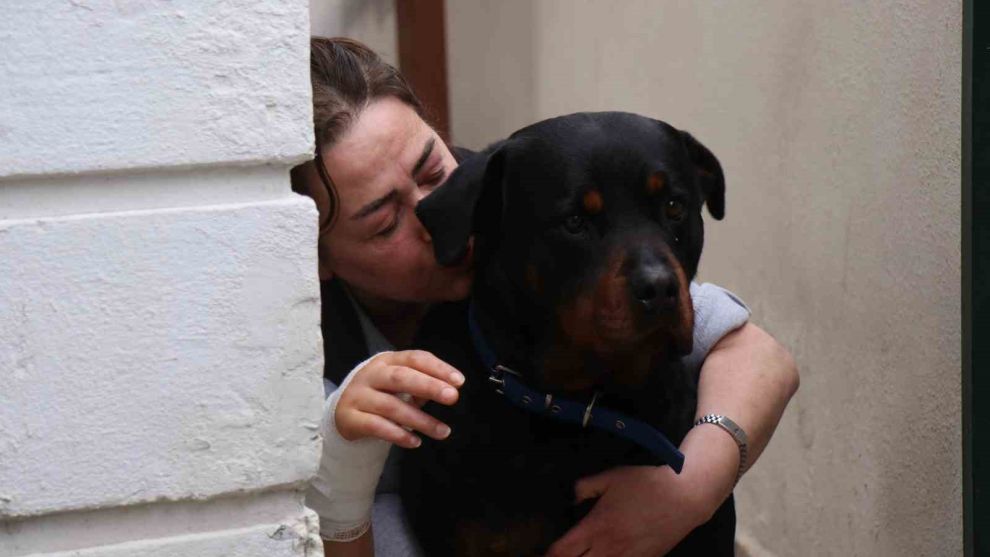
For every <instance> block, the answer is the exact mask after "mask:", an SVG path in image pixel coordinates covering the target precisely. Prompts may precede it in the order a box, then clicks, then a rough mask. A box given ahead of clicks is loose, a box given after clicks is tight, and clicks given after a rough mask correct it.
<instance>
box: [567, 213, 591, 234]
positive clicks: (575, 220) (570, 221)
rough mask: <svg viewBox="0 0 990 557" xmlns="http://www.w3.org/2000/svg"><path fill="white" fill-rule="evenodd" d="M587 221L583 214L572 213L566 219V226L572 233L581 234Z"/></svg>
mask: <svg viewBox="0 0 990 557" xmlns="http://www.w3.org/2000/svg"><path fill="white" fill-rule="evenodd" d="M585 224H586V221H585V220H584V217H582V216H581V215H571V216H569V217H567V220H565V221H564V228H565V229H566V230H567V231H568V232H570V233H571V234H580V233H581V232H583V231H584V227H585Z"/></svg>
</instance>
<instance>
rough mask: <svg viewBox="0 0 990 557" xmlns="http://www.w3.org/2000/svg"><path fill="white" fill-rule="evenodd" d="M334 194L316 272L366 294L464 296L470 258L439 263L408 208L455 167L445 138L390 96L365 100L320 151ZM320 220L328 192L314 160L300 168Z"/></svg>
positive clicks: (430, 298) (376, 297)
mask: <svg viewBox="0 0 990 557" xmlns="http://www.w3.org/2000/svg"><path fill="white" fill-rule="evenodd" d="M321 154H322V156H323V160H324V163H325V165H326V170H327V173H328V174H329V176H330V179H331V180H332V181H333V183H334V185H335V186H336V190H337V195H338V198H339V205H338V214H337V217H336V221H335V222H334V223H333V225H332V227H331V228H330V229H329V230H323V231H322V236H321V238H320V259H321V275H323V276H324V278H326V277H327V276H329V275H336V276H337V277H339V278H341V279H343V280H344V281H345V282H346V283H347V284H348V285H349V286H350V288H351V289H352V290H353V291H354V293H355V294H356V295H358V296H359V297H361V298H364V299H366V300H368V301H384V302H388V301H399V302H418V303H422V302H437V301H444V300H457V299H462V298H464V297H466V296H467V294H468V289H469V288H470V285H471V266H470V257H468V258H465V262H464V263H462V264H461V265H458V266H456V267H441V266H440V265H439V264H437V262H436V260H435V259H434V256H433V246H432V244H431V242H430V236H429V234H428V233H427V231H426V229H424V228H423V226H422V225H421V224H420V222H419V220H418V219H417V218H416V214H415V213H414V212H413V209H414V208H415V207H416V203H418V202H419V200H420V199H422V198H423V197H424V196H426V195H427V194H428V193H430V192H431V191H433V189H434V188H436V187H438V186H439V185H440V184H442V183H443V182H444V181H445V180H446V179H447V177H448V176H450V173H451V172H452V171H453V170H454V168H455V167H456V166H457V163H456V162H455V161H454V157H453V156H452V155H451V154H450V151H449V150H448V149H447V147H446V145H445V144H444V143H443V141H442V140H441V139H440V137H439V136H437V134H436V132H435V131H433V129H432V128H430V127H429V126H428V125H427V124H426V122H424V121H423V120H422V118H420V117H419V115H417V114H416V111H415V110H413V109H412V108H410V107H409V106H408V105H406V104H405V103H403V102H402V101H399V100H398V99H395V98H393V97H386V98H383V99H379V100H376V101H374V102H372V103H371V104H369V105H368V106H367V107H366V108H365V109H364V111H362V112H361V113H360V115H359V116H358V118H357V120H356V121H354V122H353V123H352V124H351V127H350V128H349V129H348V130H347V131H346V132H345V133H344V134H343V136H342V137H340V139H338V140H337V142H336V143H334V144H333V145H331V146H330V147H328V148H325V149H324V150H323V151H322V153H321ZM302 171H303V172H304V173H305V179H306V181H307V185H308V187H309V190H310V192H312V193H313V197H314V199H315V200H316V204H317V208H318V209H319V210H320V222H321V223H325V222H326V219H327V218H328V217H327V211H328V208H329V204H328V194H327V192H326V189H325V188H324V186H323V184H322V182H321V181H320V178H319V175H318V174H317V172H316V169H315V166H314V164H313V163H310V164H307V165H306V168H304V169H302Z"/></svg>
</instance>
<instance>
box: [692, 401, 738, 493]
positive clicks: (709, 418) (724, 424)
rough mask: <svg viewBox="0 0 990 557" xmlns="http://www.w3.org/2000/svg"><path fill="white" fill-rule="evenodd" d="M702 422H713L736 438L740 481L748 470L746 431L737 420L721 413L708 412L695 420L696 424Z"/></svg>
mask: <svg viewBox="0 0 990 557" xmlns="http://www.w3.org/2000/svg"><path fill="white" fill-rule="evenodd" d="M701 424H713V425H717V426H718V427H720V428H722V429H724V430H725V431H727V432H729V435H731V436H732V439H733V440H735V442H736V445H737V446H738V447H739V470H737V471H736V481H735V483H739V478H741V477H742V475H743V472H745V471H746V460H747V457H748V455H749V445H748V444H747V442H746V432H745V431H743V429H742V428H741V427H739V426H738V425H736V422H734V421H732V420H730V419H729V418H726V417H725V416H723V415H721V414H707V415H705V416H702V417H700V418H698V421H696V422H694V425H695V426H699V425H701Z"/></svg>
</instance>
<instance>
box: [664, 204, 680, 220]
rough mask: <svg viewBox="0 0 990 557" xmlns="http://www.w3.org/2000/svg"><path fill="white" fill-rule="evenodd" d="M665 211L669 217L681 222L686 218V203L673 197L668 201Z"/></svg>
mask: <svg viewBox="0 0 990 557" xmlns="http://www.w3.org/2000/svg"><path fill="white" fill-rule="evenodd" d="M664 212H665V213H666V214H667V218H668V219H670V220H672V221H675V222H680V221H681V220H683V219H684V204H683V203H681V202H680V201H675V200H673V199H671V200H670V201H668V202H667V206H666V207H665V208H664Z"/></svg>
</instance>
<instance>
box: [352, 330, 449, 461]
mask: <svg viewBox="0 0 990 557" xmlns="http://www.w3.org/2000/svg"><path fill="white" fill-rule="evenodd" d="M463 384H464V375H462V374H461V373H460V372H459V371H457V370H456V369H454V368H453V367H452V366H450V365H449V364H447V363H446V362H444V361H442V360H440V359H439V358H437V357H436V356H434V355H433V354H431V353H429V352H425V351H422V350H403V351H400V352H382V353H381V354H378V355H377V356H375V357H374V358H372V359H371V360H370V361H369V362H368V363H367V364H365V365H364V367H362V368H361V369H359V370H358V371H357V372H355V375H354V377H353V378H352V379H351V381H350V383H348V385H347V386H346V387H345V388H344V391H343V392H341V395H340V400H339V401H338V402H337V409H336V411H335V413H334V421H335V423H336V426H337V431H338V432H340V435H341V436H342V437H343V438H344V439H347V440H349V441H354V440H356V439H362V438H365V437H377V438H379V439H384V440H386V441H390V442H392V443H395V444H396V445H399V446H401V447H405V448H407V449H412V448H416V447H418V446H419V445H420V443H421V442H422V441H421V440H420V438H419V437H418V436H417V435H415V434H413V433H412V432H411V431H410V430H415V431H418V432H420V433H422V434H424V435H428V436H430V437H432V438H434V439H445V438H446V437H447V436H448V435H450V427H448V426H447V424H444V423H443V422H441V421H439V420H437V419H436V418H434V417H432V416H430V415H429V414H427V413H425V412H423V411H422V410H420V407H422V406H423V405H424V404H426V402H427V401H429V400H432V401H435V402H439V403H440V404H446V405H448V406H449V405H451V404H454V403H455V402H457V397H458V392H457V388H458V387H460V386H461V385H463ZM400 393H406V394H408V395H411V398H410V397H400V396H396V395H399V394H400ZM407 400H408V401H407Z"/></svg>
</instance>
